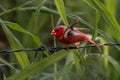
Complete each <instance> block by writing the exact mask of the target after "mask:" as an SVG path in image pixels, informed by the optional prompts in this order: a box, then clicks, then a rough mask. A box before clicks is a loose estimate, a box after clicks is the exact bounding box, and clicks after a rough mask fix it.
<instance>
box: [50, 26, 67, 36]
mask: <svg viewBox="0 0 120 80" xmlns="http://www.w3.org/2000/svg"><path fill="white" fill-rule="evenodd" d="M65 29H66V26H57V27H55V28H54V29H53V30H52V31H51V35H53V36H56V37H58V38H59V37H61V36H62V35H63V34H64V32H65Z"/></svg>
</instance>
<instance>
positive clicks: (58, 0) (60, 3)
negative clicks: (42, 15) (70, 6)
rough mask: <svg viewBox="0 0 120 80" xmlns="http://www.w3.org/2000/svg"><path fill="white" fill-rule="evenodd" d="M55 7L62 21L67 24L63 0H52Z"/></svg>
mask: <svg viewBox="0 0 120 80" xmlns="http://www.w3.org/2000/svg"><path fill="white" fill-rule="evenodd" d="M54 2H55V5H56V8H57V10H58V12H59V15H60V17H61V19H62V20H63V23H64V24H65V25H66V26H68V25H69V24H68V22H67V17H66V16H67V15H66V10H65V6H64V2H63V0H54Z"/></svg>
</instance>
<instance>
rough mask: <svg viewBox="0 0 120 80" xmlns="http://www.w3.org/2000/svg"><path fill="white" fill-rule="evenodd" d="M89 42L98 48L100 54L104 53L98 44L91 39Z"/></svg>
mask: <svg viewBox="0 0 120 80" xmlns="http://www.w3.org/2000/svg"><path fill="white" fill-rule="evenodd" d="M88 42H90V43H92V44H93V45H95V46H96V48H97V49H98V51H99V53H101V52H102V50H101V48H100V46H99V45H98V44H96V43H95V42H94V41H93V40H91V39H89V40H88Z"/></svg>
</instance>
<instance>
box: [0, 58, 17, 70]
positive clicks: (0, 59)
mask: <svg viewBox="0 0 120 80" xmlns="http://www.w3.org/2000/svg"><path fill="white" fill-rule="evenodd" d="M0 62H2V63H4V64H5V65H7V66H9V67H10V68H12V69H13V70H15V71H16V72H19V71H18V70H17V69H16V68H15V67H14V66H12V65H11V64H10V63H8V62H6V61H5V60H4V59H2V58H1V57H0Z"/></svg>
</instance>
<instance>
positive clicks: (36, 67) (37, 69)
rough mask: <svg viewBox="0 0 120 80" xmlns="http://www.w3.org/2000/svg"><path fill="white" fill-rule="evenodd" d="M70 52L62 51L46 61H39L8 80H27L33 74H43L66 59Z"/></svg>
mask: <svg viewBox="0 0 120 80" xmlns="http://www.w3.org/2000/svg"><path fill="white" fill-rule="evenodd" d="M68 53H69V52H68V51H67V52H65V51H64V52H63V51H60V52H58V53H56V54H53V55H51V56H49V57H47V58H45V59H42V60H41V61H37V62H35V63H34V64H32V65H30V66H29V67H28V68H26V69H24V70H22V71H21V72H20V73H18V74H15V75H13V76H11V77H9V78H7V79H6V80H25V79H27V78H29V77H30V76H31V74H34V75H36V74H38V73H41V72H42V71H43V70H44V69H45V68H47V67H48V66H50V65H52V64H53V63H55V62H56V61H58V60H60V59H62V58H63V57H65V56H66V55H67V54H68Z"/></svg>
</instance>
